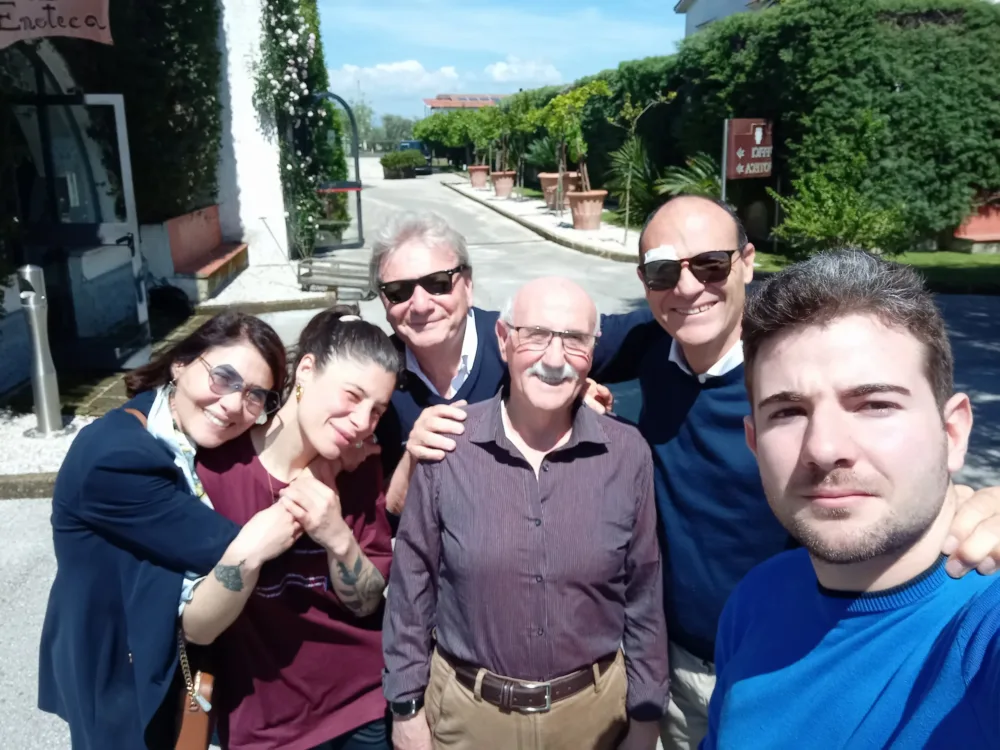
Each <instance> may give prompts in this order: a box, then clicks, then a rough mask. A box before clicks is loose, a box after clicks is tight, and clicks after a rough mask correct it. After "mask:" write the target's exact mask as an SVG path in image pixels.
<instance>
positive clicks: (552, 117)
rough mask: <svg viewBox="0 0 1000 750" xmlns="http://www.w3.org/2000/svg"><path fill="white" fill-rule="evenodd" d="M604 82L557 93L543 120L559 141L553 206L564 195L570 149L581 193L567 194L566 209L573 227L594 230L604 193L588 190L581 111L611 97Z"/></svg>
mask: <svg viewBox="0 0 1000 750" xmlns="http://www.w3.org/2000/svg"><path fill="white" fill-rule="evenodd" d="M610 95H611V89H610V88H609V87H608V84H607V81H604V80H603V79H598V80H596V81H591V82H590V83H587V84H585V85H583V86H578V87H577V88H575V89H572V90H571V91H567V92H566V93H564V94H560V95H559V96H557V97H555V98H554V99H552V101H550V102H549V103H548V104H547V105H545V110H546V113H545V115H544V117H543V120H544V124H545V129H546V130H547V131H548V132H549V135H551V136H552V137H553V138H555V139H556V140H557V142H558V144H559V145H558V156H559V183H558V187H557V189H556V190H557V194H556V203H557V204H559V203H560V202H561V201H560V200H559V199H560V197H561V195H562V194H563V192H564V191H563V173H564V172H565V167H566V151H567V148H572V149H573V150H574V151H575V152H576V153H575V154H574V155H575V156H576V157H577V162H578V164H579V174H580V190H579V191H574V192H571V193H566V198H567V200H568V201H569V208H570V211H571V213H572V214H573V228H574V229H581V230H595V229H600V227H601V212H602V211H603V210H604V199H605V198H606V197H607V195H608V191H607V190H591V185H590V175H589V174H587V142H586V141H585V140H584V138H583V111H584V108H585V107H586V105H587V103H588V102H589V101H590V100H591V99H592V98H593V97H595V96H610Z"/></svg>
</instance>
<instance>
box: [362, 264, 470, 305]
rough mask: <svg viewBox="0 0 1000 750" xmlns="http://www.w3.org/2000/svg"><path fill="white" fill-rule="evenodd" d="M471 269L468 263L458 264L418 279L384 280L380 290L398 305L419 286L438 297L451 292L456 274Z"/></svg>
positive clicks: (392, 302)
mask: <svg viewBox="0 0 1000 750" xmlns="http://www.w3.org/2000/svg"><path fill="white" fill-rule="evenodd" d="M467 270H469V267H468V266H466V265H458V266H455V267H454V268H449V269H448V270H446V271H435V272H434V273H429V274H427V275H426V276H421V277H420V278H418V279H399V280H398V281H383V282H380V283H379V285H378V290H379V291H380V292H381V293H382V294H384V295H385V298H386V299H387V300H389V302H390V304H393V305H398V304H400V303H402V302H406V300H408V299H409V298H410V297H412V296H413V292H415V291H416V289H417V287H418V286H419V287H422V288H423V290H424V291H425V292H427V293H428V294H432V295H434V296H435V297H438V296H440V295H442V294H449V293H450V292H451V290H452V289H453V288H454V285H455V276H457V275H458V274H460V273H463V272H464V271H467Z"/></svg>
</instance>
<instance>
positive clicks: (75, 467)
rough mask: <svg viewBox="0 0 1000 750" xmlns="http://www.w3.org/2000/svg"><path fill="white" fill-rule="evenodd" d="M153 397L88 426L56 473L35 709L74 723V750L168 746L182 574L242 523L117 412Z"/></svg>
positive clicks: (213, 553)
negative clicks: (205, 498)
mask: <svg viewBox="0 0 1000 750" xmlns="http://www.w3.org/2000/svg"><path fill="white" fill-rule="evenodd" d="M153 398H154V394H153V393H152V392H148V393H142V394H139V395H138V396H136V397H135V398H134V399H132V400H131V401H130V402H128V403H127V404H126V405H125V406H124V407H121V408H118V409H114V410H113V411H110V412H108V413H107V414H105V415H104V416H103V417H101V418H100V419H98V420H96V421H95V422H93V423H92V424H90V425H87V426H86V427H84V428H83V429H82V430H81V431H80V434H79V435H78V436H77V438H76V440H74V441H73V444H72V446H71V448H70V450H69V453H68V454H67V456H66V460H65V461H64V462H63V464H62V467H61V468H60V469H59V474H58V477H57V478H56V484H55V491H54V493H53V496H52V535H53V543H54V546H55V554H56V563H57V570H56V577H55V581H54V582H53V584H52V590H51V592H50V593H49V603H48V609H47V610H46V613H45V623H44V625H43V627H42V641H41V653H40V665H39V676H38V707H39V708H40V709H42V710H43V711H47V712H50V713H54V714H57V715H58V716H60V717H62V718H63V719H64V720H65V721H67V722H68V723H69V727H70V734H71V736H72V743H73V748H74V750H91V749H93V750H108V748H128V749H129V750H131V749H132V748H158V747H164V746H166V747H173V741H174V738H173V737H171V736H164V735H168V734H169V732H170V721H169V720H167V719H172V718H173V716H174V715H175V711H176V705H177V704H176V702H175V701H176V700H177V695H176V693H175V692H174V691H173V690H171V688H172V687H176V686H177V683H176V682H175V674H176V673H177V671H178V670H177V666H178V648H177V607H178V604H179V603H180V595H181V583H182V581H183V578H184V573H185V572H186V571H193V572H195V573H199V574H203V575H204V574H208V573H209V572H210V571H211V570H212V568H213V567H214V566H215V565H216V563H217V562H218V561H219V558H221V557H222V555H223V553H224V552H225V550H226V548H227V547H228V546H229V544H230V542H232V541H233V539H234V538H235V537H236V534H237V533H238V532H239V527H238V526H237V525H236V524H234V523H233V522H232V521H230V520H228V519H227V518H225V517H224V516H222V515H221V514H219V513H216V512H215V511H213V510H212V509H211V508H209V507H207V506H206V505H204V504H203V503H202V502H201V501H200V500H198V499H197V498H196V497H195V496H194V495H193V494H191V492H190V491H189V490H188V486H187V483H186V481H185V479H184V476H183V474H182V473H181V471H180V469H179V468H178V467H177V466H176V465H175V464H174V460H173V456H172V455H171V453H170V451H169V450H168V449H167V448H166V447H165V446H164V445H163V444H162V443H160V442H159V441H158V440H156V438H154V437H153V436H152V435H150V434H149V433H148V432H146V430H145V428H144V427H143V425H142V423H141V422H140V421H139V420H138V419H136V417H135V416H134V415H132V414H128V413H126V412H125V411H124V409H125V408H134V409H136V410H137V411H140V412H142V413H143V414H148V413H149V410H150V408H151V407H152V405H153ZM165 700H166V701H168V702H167V703H165V702H164V701H165ZM161 706H163V708H164V710H163V711H162V712H160V714H159V716H157V712H158V711H160V708H161ZM154 718H156V719H157V721H156V722H155V723H154Z"/></svg>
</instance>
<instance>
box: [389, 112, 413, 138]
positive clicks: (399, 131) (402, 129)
mask: <svg viewBox="0 0 1000 750" xmlns="http://www.w3.org/2000/svg"><path fill="white" fill-rule="evenodd" d="M382 127H383V128H385V139H386V140H387V141H408V140H410V139H411V138H413V120H411V119H410V118H408V117H402V116H400V115H382Z"/></svg>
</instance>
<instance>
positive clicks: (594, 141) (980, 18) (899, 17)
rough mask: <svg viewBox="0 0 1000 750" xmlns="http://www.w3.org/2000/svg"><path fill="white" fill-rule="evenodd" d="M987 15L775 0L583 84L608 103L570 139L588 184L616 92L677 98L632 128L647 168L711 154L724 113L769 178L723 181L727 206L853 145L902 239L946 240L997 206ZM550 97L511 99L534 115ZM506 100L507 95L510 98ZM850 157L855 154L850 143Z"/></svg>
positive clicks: (923, 0) (990, 8) (956, 3)
mask: <svg viewBox="0 0 1000 750" xmlns="http://www.w3.org/2000/svg"><path fill="white" fill-rule="evenodd" d="M997 70H1000V7H997V6H995V5H992V4H990V3H988V2H985V1H984V0H855V1H854V2H849V3H847V2H842V1H841V0H784V1H783V2H782V3H781V4H780V5H778V6H776V7H773V8H770V9H767V10H763V11H759V12H754V13H741V14H738V15H735V16H731V17H729V18H726V19H723V20H721V21H718V22H716V23H714V24H712V25H711V26H709V27H708V28H707V29H705V30H703V31H701V32H699V33H698V34H695V35H693V36H692V37H690V38H688V39H686V40H685V41H684V42H683V43H682V44H681V46H680V49H679V52H678V54H676V55H674V56H670V57H652V58H646V59H644V60H637V61H631V62H624V63H622V64H621V65H619V66H618V68H616V69H613V70H606V71H603V72H601V73H598V74H597V75H595V76H590V77H587V78H583V79H581V80H579V81H577V82H576V83H575V84H573V85H574V86H577V85H581V84H584V83H586V82H587V81H589V80H592V79H594V78H603V79H605V80H607V82H608V84H609V85H610V87H611V89H612V92H613V96H612V97H611V98H610V99H605V100H600V99H598V100H594V101H593V102H592V103H591V104H590V106H589V107H588V111H587V113H586V116H585V121H584V133H585V136H586V138H587V140H588V144H589V146H590V154H589V163H590V166H591V173H592V175H593V179H594V182H595V183H601V182H604V181H605V180H606V179H607V178H608V177H609V175H608V171H609V154H610V153H611V152H612V151H614V150H615V149H616V148H618V147H619V146H620V145H621V143H622V140H623V133H622V131H621V130H620V129H619V128H615V127H613V126H612V125H611V124H609V123H608V117H609V116H613V115H614V114H615V113H616V112H617V111H618V110H619V109H620V108H621V104H622V101H623V99H624V96H625V94H626V93H630V94H631V96H632V100H633V101H645V100H648V99H649V98H651V97H652V96H653V95H655V94H657V93H667V92H671V91H674V92H677V97H676V98H675V99H674V101H673V102H672V103H670V104H667V105H663V106H659V107H655V108H653V109H652V110H650V112H649V113H648V115H646V116H645V117H644V118H643V119H642V121H641V122H640V125H639V135H640V136H642V137H643V140H644V141H645V143H646V145H647V147H648V150H649V153H650V156H651V159H652V161H653V163H654V165H655V166H656V167H657V168H660V169H662V168H663V167H666V166H673V165H680V164H682V163H683V161H684V158H685V157H686V156H691V155H693V154H695V153H697V152H699V151H704V152H707V153H710V154H713V155H715V156H716V157H718V155H719V154H720V151H721V145H722V124H723V120H724V119H726V118H727V117H747V116H752V117H767V118H771V119H773V120H774V122H775V152H774V155H775V176H774V177H773V178H771V179H757V180H739V181H733V182H731V183H730V188H729V196H728V197H729V199H730V200H731V201H732V202H734V203H735V204H736V205H746V204H747V203H749V202H751V201H754V200H758V199H765V200H766V201H767V203H768V205H771V203H772V202H771V201H770V199H768V198H767V197H766V188H768V187H771V188H774V187H775V186H776V185H777V182H778V180H779V179H780V181H781V184H782V186H783V189H782V192H787V189H788V186H789V184H790V182H791V180H793V179H796V178H798V177H801V176H802V175H804V174H807V173H809V172H810V171H812V170H816V169H818V168H819V167H821V166H822V165H824V164H825V163H827V162H828V161H829V160H830V159H831V158H834V157H835V155H836V154H837V153H838V152H842V150H843V144H844V142H845V140H847V141H851V139H856V141H857V142H858V143H859V144H863V143H867V142H868V140H869V139H867V138H866V137H865V133H864V132H863V131H864V129H865V122H866V121H867V119H868V118H870V117H874V118H876V119H878V120H880V121H881V122H882V123H883V124H884V127H883V128H881V131H880V133H881V135H880V137H879V139H878V140H877V141H876V142H875V143H874V144H871V145H866V146H864V148H866V149H868V150H869V153H866V154H864V156H865V157H866V159H867V161H868V163H869V164H870V168H869V169H868V171H867V176H866V177H865V178H864V182H865V183H866V184H865V185H860V186H854V187H857V188H858V189H859V190H865V191H866V192H867V193H868V194H869V195H870V196H871V197H872V199H873V200H875V201H876V202H879V203H881V205H884V206H885V207H887V208H888V207H901V210H902V211H903V212H904V215H905V221H906V223H907V224H908V226H909V227H910V228H912V231H913V232H914V234H915V235H918V236H921V237H925V238H936V237H938V236H939V235H941V234H947V233H950V232H951V231H953V230H954V228H955V227H956V226H957V225H958V224H960V223H961V222H962V220H963V219H964V218H965V217H966V216H968V215H969V213H970V210H971V208H972V207H973V205H974V204H975V203H977V202H982V201H995V200H998V199H1000V99H998V98H997V97H996V96H994V95H993V93H992V92H994V91H995V85H996V84H995V80H996V71H997ZM558 92H559V89H558V88H556V87H547V88H544V89H535V90H532V91H526V92H523V93H520V94H515V95H514V96H515V97H525V98H527V99H529V101H530V102H531V103H532V104H533V105H535V106H543V105H544V104H545V103H546V102H547V101H548V100H549V99H551V98H552V97H553V96H554V95H555V94H557V93H558ZM512 98H514V97H512ZM859 148H861V146H859Z"/></svg>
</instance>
